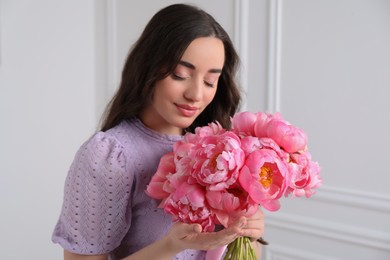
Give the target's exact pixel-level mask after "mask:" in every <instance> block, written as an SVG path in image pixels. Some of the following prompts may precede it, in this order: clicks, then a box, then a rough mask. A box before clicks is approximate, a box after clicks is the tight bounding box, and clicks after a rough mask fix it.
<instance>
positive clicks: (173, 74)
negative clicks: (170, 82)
mask: <svg viewBox="0 0 390 260" xmlns="http://www.w3.org/2000/svg"><path fill="white" fill-rule="evenodd" d="M172 78H173V79H175V80H185V78H183V77H180V76H178V75H176V74H175V73H172ZM204 84H205V85H206V86H207V87H210V88H212V87H214V84H212V83H209V82H207V81H204Z"/></svg>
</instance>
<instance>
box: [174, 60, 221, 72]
mask: <svg viewBox="0 0 390 260" xmlns="http://www.w3.org/2000/svg"><path fill="white" fill-rule="evenodd" d="M179 64H180V65H183V66H184V67H187V68H189V69H192V70H194V69H196V67H195V66H194V65H193V64H191V63H189V62H187V61H184V60H181V61H179ZM208 72H209V73H222V69H209V70H208Z"/></svg>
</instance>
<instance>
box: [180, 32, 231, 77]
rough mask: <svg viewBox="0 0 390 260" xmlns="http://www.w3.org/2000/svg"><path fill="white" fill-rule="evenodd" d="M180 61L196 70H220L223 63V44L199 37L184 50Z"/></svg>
mask: <svg viewBox="0 0 390 260" xmlns="http://www.w3.org/2000/svg"><path fill="white" fill-rule="evenodd" d="M182 60H183V61H186V62H189V63H191V64H193V65H194V66H195V67H196V68H197V69H207V70H209V69H222V67H223V64H224V62H225V48H224V45H223V42H222V41H221V40H220V39H218V38H215V37H201V38H197V39H195V40H193V41H192V42H191V43H190V45H189V46H188V47H187V49H186V50H185V52H184V54H183V56H182Z"/></svg>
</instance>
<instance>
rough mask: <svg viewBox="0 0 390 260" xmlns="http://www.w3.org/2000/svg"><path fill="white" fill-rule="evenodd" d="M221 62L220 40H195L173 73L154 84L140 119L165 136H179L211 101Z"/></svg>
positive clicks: (206, 38) (222, 49) (222, 51)
mask: <svg viewBox="0 0 390 260" xmlns="http://www.w3.org/2000/svg"><path fill="white" fill-rule="evenodd" d="M224 59H225V51H224V46H223V43H222V41H221V40H219V39H217V38H213V37H204V38H198V39H195V40H194V41H193V42H192V43H191V44H190V45H189V46H188V48H187V49H186V51H185V52H184V54H183V57H182V58H181V60H180V62H179V65H178V66H177V67H176V68H175V70H174V72H173V74H171V75H169V76H168V77H166V78H164V79H162V80H160V81H158V82H156V85H155V90H154V93H153V98H152V102H151V103H150V104H149V105H148V106H147V107H146V108H145V109H144V110H143V112H142V113H141V115H140V117H141V120H142V121H143V123H144V124H145V125H147V126H148V127H150V128H151V129H153V130H155V131H158V132H161V133H165V134H181V133H182V129H184V128H187V127H188V126H190V125H191V124H192V123H193V122H194V120H195V119H196V117H197V116H198V115H199V114H200V113H202V111H203V110H204V109H205V108H206V107H207V105H208V104H210V103H211V101H212V100H213V98H214V96H215V93H216V91H217V84H218V79H219V76H220V75H221V72H222V68H223V64H224Z"/></svg>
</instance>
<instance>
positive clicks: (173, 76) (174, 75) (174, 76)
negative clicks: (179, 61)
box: [171, 73, 185, 80]
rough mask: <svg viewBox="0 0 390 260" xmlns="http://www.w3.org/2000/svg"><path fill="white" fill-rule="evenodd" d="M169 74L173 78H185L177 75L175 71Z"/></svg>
mask: <svg viewBox="0 0 390 260" xmlns="http://www.w3.org/2000/svg"><path fill="white" fill-rule="evenodd" d="M171 76H172V78H173V79H175V80H185V78H184V77H181V76H179V75H177V74H175V73H172V74H171Z"/></svg>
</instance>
